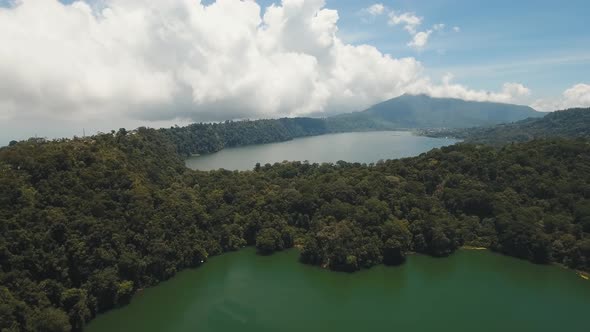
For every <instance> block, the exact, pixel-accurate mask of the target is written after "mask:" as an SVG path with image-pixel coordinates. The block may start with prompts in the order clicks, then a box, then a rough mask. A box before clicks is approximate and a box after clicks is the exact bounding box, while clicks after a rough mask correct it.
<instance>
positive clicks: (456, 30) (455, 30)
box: [453, 26, 461, 32]
mask: <svg viewBox="0 0 590 332" xmlns="http://www.w3.org/2000/svg"><path fill="white" fill-rule="evenodd" d="M453 31H454V32H461V28H459V27H457V26H454V27H453Z"/></svg>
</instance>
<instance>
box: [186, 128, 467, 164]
mask: <svg viewBox="0 0 590 332" xmlns="http://www.w3.org/2000/svg"><path fill="white" fill-rule="evenodd" d="M456 142H457V140H455V139H441V138H430V137H422V136H414V135H413V134H412V133H410V132H406V131H379V132H365V133H342V134H330V135H321V136H314V137H304V138H298V139H294V140H292V141H287V142H281V143H271V144H261V145H250V146H244V147H239V148H229V149H224V150H221V151H219V152H216V153H212V154H207V155H202V156H198V157H192V158H190V159H188V160H187V161H186V165H187V166H188V167H190V168H192V169H199V170H204V171H207V170H212V169H219V168H225V169H229V170H249V169H253V168H254V165H256V163H260V164H261V165H264V164H266V163H271V164H273V163H275V162H282V161H284V160H289V161H293V160H298V161H304V160H308V161H310V162H313V163H322V162H332V163H335V162H337V161H339V160H345V161H348V162H360V163H372V162H377V161H379V160H380V159H383V160H385V159H396V158H403V157H413V156H417V155H419V154H420V153H423V152H426V151H429V150H431V149H433V148H438V147H441V146H445V145H452V144H455V143H456Z"/></svg>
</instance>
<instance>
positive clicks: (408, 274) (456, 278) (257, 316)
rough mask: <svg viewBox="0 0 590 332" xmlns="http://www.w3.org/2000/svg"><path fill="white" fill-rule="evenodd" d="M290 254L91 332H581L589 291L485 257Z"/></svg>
mask: <svg viewBox="0 0 590 332" xmlns="http://www.w3.org/2000/svg"><path fill="white" fill-rule="evenodd" d="M297 257H298V253H297V252H296V251H295V250H291V251H288V252H283V253H278V254H275V255H272V256H266V257H264V256H257V255H255V253H254V250H253V249H245V250H242V251H239V252H235V253H230V254H224V255H222V256H219V257H215V258H213V259H211V260H210V261H209V262H208V263H207V264H205V265H204V266H203V267H201V268H199V269H195V270H188V271H184V272H181V273H180V274H178V275H177V276H176V277H174V278H173V279H171V280H169V281H167V282H164V283H163V284H161V285H159V286H156V287H154V288H151V289H147V290H145V291H144V292H143V293H141V294H140V295H138V296H136V297H135V298H134V299H133V301H132V303H131V304H130V305H129V306H126V307H124V308H122V309H119V310H115V311H111V312H109V313H107V314H105V315H102V316H99V317H98V318H97V319H96V320H95V321H93V322H92V323H91V324H90V326H89V327H88V329H87V330H88V331H90V332H107V331H109V332H113V331H125V332H135V331H137V332H140V331H141V332H151V331H154V332H155V331H168V332H189V331H202V332H208V331H211V332H213V331H215V332H236V331H240V332H250V331H252V332H254V331H256V332H261V331H287V332H289V331H293V332H301V331H318V332H325V331H337V332H348V331H351V332H352V331H355V332H357V331H404V332H411V331H454V332H455V331H469V332H473V331H475V332H485V331H588V326H590V325H589V324H590V315H588V312H589V310H590V282H588V281H586V280H582V279H581V278H579V277H578V276H577V275H576V274H575V273H574V272H572V271H568V270H564V269H561V268H558V267H555V266H540V265H534V264H532V263H529V262H526V261H521V260H517V259H514V258H510V257H505V256H500V255H497V254H493V253H490V252H487V251H467V250H462V251H459V252H458V253H456V254H454V255H453V256H451V257H449V258H441V259H436V258H431V257H426V256H421V255H414V256H411V257H410V258H409V260H408V262H407V263H406V264H404V265H403V266H401V267H385V266H377V267H374V268H372V269H370V270H364V271H361V272H357V273H353V274H347V273H336V272H331V271H326V270H322V269H320V268H317V267H312V266H306V265H303V264H300V263H298V262H297Z"/></svg>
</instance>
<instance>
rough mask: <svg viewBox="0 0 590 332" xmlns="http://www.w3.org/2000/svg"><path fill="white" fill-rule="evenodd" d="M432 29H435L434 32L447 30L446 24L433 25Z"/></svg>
mask: <svg viewBox="0 0 590 332" xmlns="http://www.w3.org/2000/svg"><path fill="white" fill-rule="evenodd" d="M432 28H433V29H434V31H442V30H444V29H445V24H444V23H438V24H435V25H433V26H432Z"/></svg>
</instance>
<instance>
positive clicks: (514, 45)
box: [0, 0, 590, 143]
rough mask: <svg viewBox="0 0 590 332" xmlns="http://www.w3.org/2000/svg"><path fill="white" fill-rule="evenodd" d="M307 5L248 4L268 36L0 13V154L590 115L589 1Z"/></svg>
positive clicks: (204, 26)
mask: <svg viewBox="0 0 590 332" xmlns="http://www.w3.org/2000/svg"><path fill="white" fill-rule="evenodd" d="M98 1H106V2H107V4H108V5H107V7H109V6H110V7H111V8H110V9H112V10H111V11H109V14H105V12H106V11H102V10H99V11H97V10H96V8H103V7H102V6H95V5H96V4H97V3H98ZM321 1H322V0H285V3H281V2H280V1H272V0H258V1H257V3H258V4H259V5H260V7H261V8H262V11H263V12H264V11H265V8H267V7H268V6H270V5H271V4H273V3H274V4H276V7H275V11H274V14H273V15H274V20H273V19H271V20H270V21H268V22H267V21H266V18H263V17H261V16H260V15H261V14H262V13H260V12H258V11H257V10H254V11H252V9H253V7H255V6H252V4H251V3H249V2H239V1H238V0H235V1H232V0H223V1H221V0H220V1H219V2H216V1H214V0H206V1H203V2H202V4H204V5H207V6H208V7H207V10H205V7H203V6H201V5H200V4H199V2H198V1H196V0H195V1H194V6H186V4H187V3H186V2H185V0H166V1H164V0H162V1H161V2H160V1H158V2H154V1H150V0H134V1H128V0H88V1H86V3H88V4H90V5H91V6H92V7H94V12H92V11H93V10H92V9H90V8H88V7H85V6H83V5H77V6H70V5H68V4H71V3H72V1H71V0H62V1H61V2H62V4H65V5H62V4H60V3H59V2H57V0H18V1H15V0H0V7H8V8H4V9H2V8H0V40H2V41H3V46H4V52H2V51H0V73H2V75H4V77H3V79H4V80H3V81H4V85H2V83H1V82H0V135H2V134H3V135H4V137H0V143H1V141H2V140H6V138H7V137H16V138H26V137H29V136H33V135H35V134H39V135H41V136H49V137H57V136H62V135H65V136H69V135H73V134H76V133H77V134H80V133H79V132H80V128H86V129H87V130H86V131H87V132H88V133H93V132H96V131H99V130H101V131H105V130H110V129H111V128H119V127H120V126H126V127H129V128H133V127H136V126H140V125H147V126H151V127H158V126H168V125H170V124H175V123H179V124H184V123H188V122H191V121H220V120H225V119H243V118H250V119H252V118H269V117H282V116H310V115H318V114H320V115H322V116H323V115H330V114H335V113H343V112H350V111H355V110H362V109H364V108H366V107H368V106H370V105H372V104H374V103H377V102H380V101H383V100H386V99H389V98H393V97H396V96H399V95H401V94H403V93H427V94H430V95H432V96H435V97H454V98H463V99H469V100H479V101H483V100H489V101H499V102H509V103H518V104H527V105H531V106H533V107H535V108H536V109H538V110H542V111H552V110H556V109H564V108H569V107H578V106H584V107H590V20H588V15H589V14H588V13H590V1H588V0H563V1H556V0H535V1H533V0H520V1H514V0H511V1H508V0H495V1H480V0H477V1H476V0H428V1H418V0H397V1H358V0H355V1H352V0H326V1H325V6H322V3H321ZM15 2H16V3H18V2H20V5H17V6H11V5H10V4H11V3H15ZM376 4H380V5H381V6H382V8H383V9H382V10H381V11H380V12H379V14H378V15H371V14H370V13H369V12H368V11H367V8H369V7H370V6H373V5H376ZM256 9H257V8H256ZM325 9H332V10H336V11H337V13H338V21H337V22H335V15H334V13H333V12H330V11H327V10H325ZM375 14H376V13H375ZM271 16H272V15H271ZM392 17H393V18H392ZM277 18H278V19H277ZM263 20H264V24H262V25H258V26H257V25H256V24H259V23H260V22H261V21H263ZM416 21H419V24H418V23H415V22H416ZM285 22H287V23H285ZM409 22H414V23H412V24H410V23H409ZM195 23H196V24H195ZM314 24H315V25H314ZM440 25H444V28H440ZM437 27H438V28H437ZM455 27H456V29H455ZM336 28H337V32H336V34H334V31H336ZM425 36H426V37H428V38H425ZM419 37H421V38H419ZM412 42H413V44H412ZM339 45H340V46H339ZM361 45H369V46H372V47H375V48H376V51H374V50H375V49H373V48H370V47H369V48H367V47H364V46H361ZM246 51H247V52H246ZM447 74H451V76H452V79H451V80H448V79H447V80H445V77H447V78H448V77H450V76H448V75H447Z"/></svg>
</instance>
